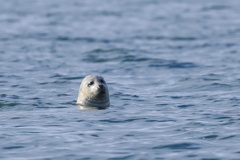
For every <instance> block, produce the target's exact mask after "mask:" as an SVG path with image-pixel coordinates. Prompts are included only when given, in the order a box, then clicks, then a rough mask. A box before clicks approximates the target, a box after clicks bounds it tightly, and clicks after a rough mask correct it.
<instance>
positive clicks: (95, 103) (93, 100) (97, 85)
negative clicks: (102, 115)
mask: <svg viewBox="0 0 240 160" xmlns="http://www.w3.org/2000/svg"><path fill="white" fill-rule="evenodd" d="M77 104H78V105H80V108H81V109H90V110H94V109H106V108H107V107H109V105H110V101H109V93H108V87H107V84H106V82H105V81H104V79H103V78H102V77H100V76H94V75H88V76H86V77H85V78H84V79H83V80H82V83H81V85H80V89H79V93H78V99H77Z"/></svg>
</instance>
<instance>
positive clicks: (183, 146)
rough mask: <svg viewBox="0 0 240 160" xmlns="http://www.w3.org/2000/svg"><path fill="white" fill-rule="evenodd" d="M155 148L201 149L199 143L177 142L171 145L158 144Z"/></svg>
mask: <svg viewBox="0 0 240 160" xmlns="http://www.w3.org/2000/svg"><path fill="white" fill-rule="evenodd" d="M153 149H174V150H175V149H179V150H182V149H187V150H188V149H192V150H193V149H194V150H195V149H200V147H198V144H196V143H175V144H170V145H160V146H156V147H153Z"/></svg>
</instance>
